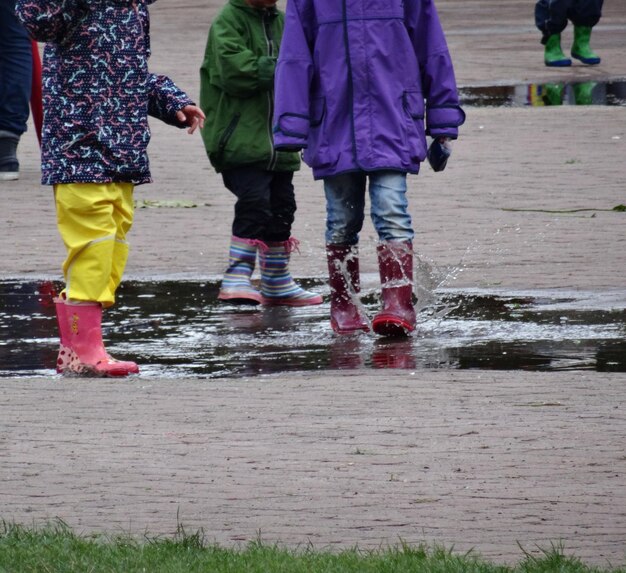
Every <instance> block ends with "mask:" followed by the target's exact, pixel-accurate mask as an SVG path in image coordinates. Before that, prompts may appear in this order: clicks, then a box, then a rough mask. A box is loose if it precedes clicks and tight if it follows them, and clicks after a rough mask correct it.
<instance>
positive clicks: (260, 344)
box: [0, 280, 626, 378]
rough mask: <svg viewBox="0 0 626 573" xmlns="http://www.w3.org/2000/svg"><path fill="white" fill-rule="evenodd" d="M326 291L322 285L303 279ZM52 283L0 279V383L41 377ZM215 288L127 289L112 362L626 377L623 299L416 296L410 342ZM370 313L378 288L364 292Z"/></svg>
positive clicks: (114, 326) (188, 368)
mask: <svg viewBox="0 0 626 573" xmlns="http://www.w3.org/2000/svg"><path fill="white" fill-rule="evenodd" d="M304 285H305V286H306V287H307V288H310V289H311V290H313V291H316V292H320V293H322V294H324V295H326V299H328V296H327V295H328V292H327V290H328V289H327V287H326V285H325V284H324V282H323V281H321V280H308V281H304ZM60 286H61V285H60V284H57V283H53V282H48V281H44V282H29V283H22V282H15V281H3V282H0V376H50V375H51V374H54V371H53V369H52V368H53V367H54V364H55V359H56V351H57V348H58V339H57V337H56V318H55V315H54V304H53V302H52V296H53V294H54V292H56V291H58V289H59V288H60ZM218 288H219V285H218V283H215V282H209V281H203V282H191V281H183V282H181V281H173V280H169V281H160V282H126V283H124V285H123V286H122V288H121V290H120V292H119V297H118V304H117V305H116V306H115V307H113V308H112V309H110V310H109V311H107V312H106V313H105V319H104V320H105V322H104V335H105V338H106V340H107V343H108V344H107V346H108V349H109V351H110V352H111V354H112V355H114V356H116V357H120V358H124V359H132V360H135V361H137V362H138V363H139V364H140V365H141V373H142V378H150V377H165V378H180V377H188V376H197V377H201V378H233V377H245V376H252V375H257V374H282V373H289V372H291V373H296V372H311V371H325V370H357V369H385V368H390V369H407V370H417V369H419V370H424V369H486V370H518V369H519V370H528V371H556V370H587V371H597V372H626V292H625V291H605V292H603V293H595V292H566V291H542V292H522V291H520V292H498V291H487V290H480V289H472V290H469V291H460V290H455V289H441V290H439V291H435V292H426V291H425V289H424V291H423V292H422V295H423V296H421V297H420V298H419V299H418V309H419V312H418V327H417V330H416V332H415V334H414V335H413V336H410V337H408V338H404V339H385V338H380V337H377V336H375V335H356V336H336V335H334V334H333V333H332V331H331V329H330V326H329V320H328V316H329V306H328V303H327V302H326V303H325V304H322V305H318V306H311V307H304V308H284V307H283V308H280V307H272V308H263V307H242V306H233V305H227V304H223V303H220V302H218V301H217V292H218ZM362 294H363V296H362V298H361V303H362V304H363V307H364V308H365V310H366V311H367V314H368V316H370V317H371V316H373V315H374V313H375V312H376V309H377V308H378V307H379V301H378V297H377V294H376V292H374V291H373V290H372V291H371V292H367V291H365V292H364V293H362Z"/></svg>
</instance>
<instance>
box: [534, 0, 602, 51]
mask: <svg viewBox="0 0 626 573" xmlns="http://www.w3.org/2000/svg"><path fill="white" fill-rule="evenodd" d="M602 3H603V0H538V2H537V4H536V5H535V24H536V25H537V28H539V30H540V31H541V33H542V34H543V40H544V43H545V39H546V38H547V37H548V36H552V35H553V34H560V33H561V32H562V31H563V30H565V27H566V26H567V21H568V20H570V21H571V22H572V24H574V26H591V27H593V26H595V25H596V24H597V23H598V22H599V21H600V17H601V16H602Z"/></svg>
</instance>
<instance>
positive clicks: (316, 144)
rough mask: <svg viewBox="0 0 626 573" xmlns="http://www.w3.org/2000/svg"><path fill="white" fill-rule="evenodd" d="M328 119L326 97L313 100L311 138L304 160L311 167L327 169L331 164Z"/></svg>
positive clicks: (311, 106)
mask: <svg viewBox="0 0 626 573" xmlns="http://www.w3.org/2000/svg"><path fill="white" fill-rule="evenodd" d="M325 118H326V98H325V97H324V96H321V97H315V98H312V99H311V103H310V105H309V125H310V130H309V138H308V145H307V147H306V149H305V150H304V152H303V158H304V161H305V163H307V165H310V166H311V167H318V168H321V167H326V166H327V165H328V164H329V154H330V151H329V145H328V140H329V134H328V133H327V129H328V126H327V125H326V122H325V121H324V119H325Z"/></svg>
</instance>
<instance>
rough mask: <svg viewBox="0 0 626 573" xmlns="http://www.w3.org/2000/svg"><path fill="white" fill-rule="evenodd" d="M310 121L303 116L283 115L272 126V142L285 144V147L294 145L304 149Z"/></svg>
mask: <svg viewBox="0 0 626 573" xmlns="http://www.w3.org/2000/svg"><path fill="white" fill-rule="evenodd" d="M309 126H310V120H309V118H308V117H305V116H303V115H297V114H292V113H284V114H283V115H281V116H280V117H279V118H278V121H277V123H276V125H275V126H274V141H275V143H277V142H279V141H280V142H281V145H282V142H284V143H285V145H287V146H290V147H291V146H293V145H294V144H296V145H299V146H300V147H306V141H307V139H308V137H309Z"/></svg>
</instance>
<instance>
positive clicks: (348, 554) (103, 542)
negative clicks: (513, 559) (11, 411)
mask: <svg viewBox="0 0 626 573" xmlns="http://www.w3.org/2000/svg"><path fill="white" fill-rule="evenodd" d="M0 572H1V573H34V572H37V573H69V572H72V573H113V572H120V573H161V572H162V573H195V572H203V573H208V572H210V573H222V572H228V573H235V572H242V573H243V572H245V573H257V572H258V573H283V572H284V573H352V572H354V573H374V572H375V573H391V572H394V573H395V572H401V573H457V572H458V573H553V572H554V573H557V572H558V573H600V572H602V573H608V572H611V573H618V572H619V573H626V569H624V568H608V569H607V568H603V569H600V568H595V567H591V566H587V565H585V564H584V563H582V562H581V561H580V560H578V559H576V558H573V557H568V556H565V555H564V553H563V548H562V547H560V546H552V547H551V548H550V549H549V550H545V551H543V555H542V556H541V558H536V557H533V556H530V555H528V554H526V557H525V558H524V560H523V561H521V562H520V563H519V564H517V565H515V566H514V567H508V566H503V565H496V564H492V563H488V562H487V561H485V560H483V559H481V558H479V557H478V556H475V555H473V554H471V553H469V554H463V555H457V554H455V553H454V552H453V551H452V550H447V549H443V548H440V547H432V548H428V547H426V546H417V547H411V546H408V545H406V544H399V545H398V546H397V547H395V548H387V549H380V550H376V551H364V550H360V549H357V548H354V549H349V550H345V551H341V552H330V551H318V550H314V549H312V548H303V549H297V550H291V549H286V548H283V547H280V546H277V545H266V544H264V543H262V542H260V541H257V542H254V543H249V544H248V545H246V546H245V547H243V548H239V549H227V548H224V547H220V546H217V545H211V544H207V543H206V542H205V540H204V535H203V534H202V532H197V533H194V534H192V535H190V534H188V533H186V532H185V531H184V528H183V527H182V526H179V529H178V533H177V534H176V535H175V536H174V537H173V538H148V537H145V538H143V539H141V540H137V539H134V538H132V537H131V536H115V537H112V536H100V535H99V536H80V535H76V534H75V533H73V532H72V531H71V530H70V528H69V527H67V526H66V525H65V524H64V523H63V522H61V521H58V522H56V523H54V524H50V525H48V526H46V527H42V528H25V527H23V526H20V525H14V524H8V523H6V522H3V523H2V524H0Z"/></svg>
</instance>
